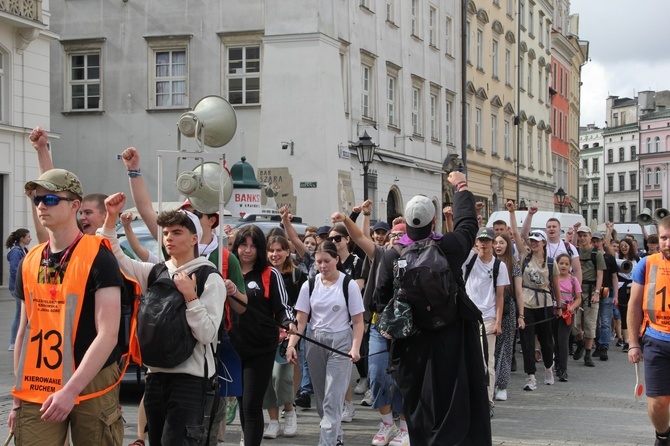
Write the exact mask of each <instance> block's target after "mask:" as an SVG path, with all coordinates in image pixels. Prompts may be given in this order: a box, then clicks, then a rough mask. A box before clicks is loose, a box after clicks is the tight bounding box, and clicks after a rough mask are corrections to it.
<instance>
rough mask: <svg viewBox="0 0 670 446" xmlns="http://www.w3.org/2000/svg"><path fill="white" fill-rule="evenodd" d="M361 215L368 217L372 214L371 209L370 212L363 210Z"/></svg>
mask: <svg viewBox="0 0 670 446" xmlns="http://www.w3.org/2000/svg"><path fill="white" fill-rule="evenodd" d="M363 215H365V216H366V217H369V216H370V215H372V211H370V212H365V211H363Z"/></svg>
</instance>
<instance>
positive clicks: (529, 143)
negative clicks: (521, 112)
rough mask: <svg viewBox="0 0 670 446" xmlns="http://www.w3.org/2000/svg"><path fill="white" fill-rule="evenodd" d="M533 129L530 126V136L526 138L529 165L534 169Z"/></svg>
mask: <svg viewBox="0 0 670 446" xmlns="http://www.w3.org/2000/svg"><path fill="white" fill-rule="evenodd" d="M532 141H533V127H531V126H528V135H527V136H526V149H528V165H529V166H530V167H533V144H532Z"/></svg>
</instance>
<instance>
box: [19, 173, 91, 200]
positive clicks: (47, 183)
mask: <svg viewBox="0 0 670 446" xmlns="http://www.w3.org/2000/svg"><path fill="white" fill-rule="evenodd" d="M37 186H42V187H43V188H45V189H47V190H49V191H52V192H71V193H73V194H75V195H76V196H77V197H79V199H80V200H81V199H82V197H83V196H84V190H83V189H82V187H81V182H80V181H79V178H77V175H75V174H73V173H72V172H68V171H67V170H65V169H51V170H47V171H46V172H44V173H43V174H42V175H40V177H39V178H38V179H36V180H33V181H28V182H27V183H26V185H25V186H24V188H25V190H28V191H30V190H35V189H37Z"/></svg>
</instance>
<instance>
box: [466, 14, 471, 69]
mask: <svg viewBox="0 0 670 446" xmlns="http://www.w3.org/2000/svg"><path fill="white" fill-rule="evenodd" d="M471 31H472V30H471V25H470V21H469V20H468V21H467V22H465V60H466V62H468V63H470V64H472V61H471V58H470V54H472V41H471V40H470V32H471Z"/></svg>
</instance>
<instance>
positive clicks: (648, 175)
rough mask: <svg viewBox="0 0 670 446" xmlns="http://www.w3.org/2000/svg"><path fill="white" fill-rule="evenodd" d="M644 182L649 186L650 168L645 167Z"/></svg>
mask: <svg viewBox="0 0 670 446" xmlns="http://www.w3.org/2000/svg"><path fill="white" fill-rule="evenodd" d="M644 184H645V185H646V186H647V187H651V169H647V171H646V172H645V179H644Z"/></svg>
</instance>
